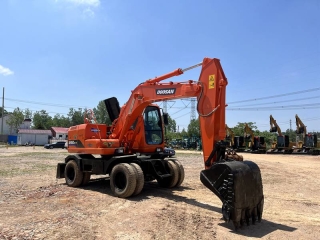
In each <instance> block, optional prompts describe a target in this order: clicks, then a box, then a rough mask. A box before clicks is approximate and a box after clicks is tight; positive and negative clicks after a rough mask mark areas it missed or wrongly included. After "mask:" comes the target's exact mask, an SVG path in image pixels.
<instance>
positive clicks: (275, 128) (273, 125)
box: [270, 115, 282, 136]
mask: <svg viewBox="0 0 320 240" xmlns="http://www.w3.org/2000/svg"><path fill="white" fill-rule="evenodd" d="M270 132H278V136H282V132H281V129H280V127H279V125H278V123H277V122H276V120H275V119H274V118H273V117H272V115H270Z"/></svg>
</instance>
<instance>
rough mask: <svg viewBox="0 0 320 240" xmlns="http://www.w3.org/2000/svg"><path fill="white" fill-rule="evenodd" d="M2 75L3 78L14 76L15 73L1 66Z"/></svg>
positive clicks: (0, 72)
mask: <svg viewBox="0 0 320 240" xmlns="http://www.w3.org/2000/svg"><path fill="white" fill-rule="evenodd" d="M0 74H2V75H3V76H9V75H12V74H14V72H13V71H11V70H10V69H9V68H5V67H4V66H2V65H0Z"/></svg>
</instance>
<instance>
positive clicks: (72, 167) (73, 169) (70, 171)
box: [65, 160, 83, 187]
mask: <svg viewBox="0 0 320 240" xmlns="http://www.w3.org/2000/svg"><path fill="white" fill-rule="evenodd" d="M65 179H66V183H67V185H68V186H69V187H78V186H80V185H81V183H82V181H83V173H82V172H81V171H80V169H79V166H78V164H77V163H76V161H74V160H70V161H69V162H68V163H67V165H66V168H65Z"/></svg>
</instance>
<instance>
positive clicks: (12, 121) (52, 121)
mask: <svg viewBox="0 0 320 240" xmlns="http://www.w3.org/2000/svg"><path fill="white" fill-rule="evenodd" d="M92 111H93V112H94V115H95V118H96V121H97V123H101V124H108V125H110V124H111V120H110V118H109V115H108V113H107V110H106V107H105V104H104V102H103V101H100V102H99V103H98V105H97V106H96V107H95V108H93V109H92ZM3 112H4V115H9V116H10V117H9V119H8V120H7V124H8V125H9V126H10V128H11V129H13V130H14V131H17V130H18V128H19V126H20V125H21V123H22V122H23V120H24V119H31V122H32V125H31V128H32V129H42V130H49V129H50V128H51V127H65V128H69V127H71V126H74V125H78V124H82V123H84V118H85V115H86V112H87V109H82V108H78V109H75V108H70V109H69V113H68V114H67V115H66V116H64V115H60V114H58V113H57V114H55V115H54V116H53V117H52V116H50V115H49V113H48V112H47V111H46V110H40V111H35V112H32V111H31V110H29V109H28V108H26V109H24V110H21V109H20V108H19V107H17V108H15V109H14V110H13V111H12V112H8V111H7V110H6V109H4V111H3ZM0 117H2V108H1V107H0ZM168 120H169V121H168V122H169V124H168V126H166V128H165V138H166V141H167V142H168V141H172V140H173V139H186V138H187V139H200V138H201V136H200V124H199V118H198V119H193V120H191V121H190V122H189V124H188V127H187V129H185V128H182V130H181V131H178V129H177V123H176V121H175V120H174V119H173V118H171V117H170V116H169V117H168ZM245 124H246V123H240V122H238V123H237V125H236V126H234V127H231V129H232V131H233V132H234V135H235V136H243V135H244V127H245ZM247 124H248V126H249V127H250V128H251V129H252V131H253V132H254V135H255V136H261V137H264V138H265V141H266V144H267V145H271V144H272V142H274V141H276V139H277V133H271V132H270V131H267V130H265V131H260V130H259V129H258V127H257V126H256V123H255V122H247ZM282 134H284V135H288V136H289V139H290V141H292V142H295V141H296V137H297V133H296V131H295V129H294V130H293V129H291V130H290V129H287V130H286V131H285V132H282ZM316 134H317V135H318V137H319V136H320V133H319V132H317V133H316Z"/></svg>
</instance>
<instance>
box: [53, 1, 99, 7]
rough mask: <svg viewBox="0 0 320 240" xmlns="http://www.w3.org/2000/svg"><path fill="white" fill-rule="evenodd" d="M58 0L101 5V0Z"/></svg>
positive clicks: (85, 4)
mask: <svg viewBox="0 0 320 240" xmlns="http://www.w3.org/2000/svg"><path fill="white" fill-rule="evenodd" d="M56 2H69V3H74V4H76V5H82V6H91V7H98V6H99V5H100V0H56Z"/></svg>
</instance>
